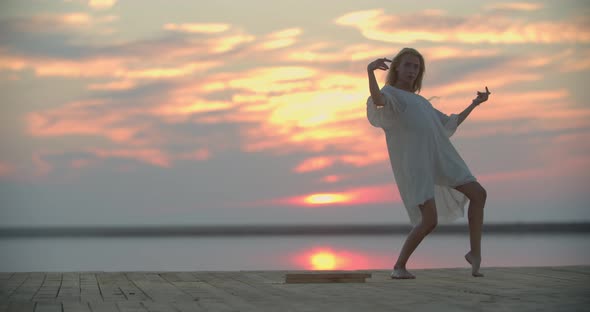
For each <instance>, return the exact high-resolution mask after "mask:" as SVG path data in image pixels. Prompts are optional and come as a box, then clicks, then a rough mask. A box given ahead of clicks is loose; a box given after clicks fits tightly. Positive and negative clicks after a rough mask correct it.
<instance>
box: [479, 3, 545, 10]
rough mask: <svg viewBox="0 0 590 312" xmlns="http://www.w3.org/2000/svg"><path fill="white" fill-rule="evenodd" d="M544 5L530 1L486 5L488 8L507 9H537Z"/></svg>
mask: <svg viewBox="0 0 590 312" xmlns="http://www.w3.org/2000/svg"><path fill="white" fill-rule="evenodd" d="M544 7H545V6H544V5H543V4H542V3H531V2H505V3H492V4H489V5H486V9H488V10H509V11H524V12H531V11H538V10H540V9H542V8H544Z"/></svg>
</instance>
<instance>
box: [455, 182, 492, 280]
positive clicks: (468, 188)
mask: <svg viewBox="0 0 590 312" xmlns="http://www.w3.org/2000/svg"><path fill="white" fill-rule="evenodd" d="M455 189H456V190H458V191H459V192H461V193H463V194H465V196H467V198H469V210H468V212H467V218H468V220H469V242H470V245H471V250H470V251H469V252H468V253H467V254H466V255H465V260H467V262H469V264H470V265H471V274H472V275H473V276H475V277H481V276H483V274H481V273H480V272H479V267H480V265H481V233H482V228H483V208H484V206H485V204H486V198H487V192H486V190H485V189H484V188H483V187H482V186H481V184H479V183H478V182H470V183H467V184H464V185H461V186H457V187H456V188H455Z"/></svg>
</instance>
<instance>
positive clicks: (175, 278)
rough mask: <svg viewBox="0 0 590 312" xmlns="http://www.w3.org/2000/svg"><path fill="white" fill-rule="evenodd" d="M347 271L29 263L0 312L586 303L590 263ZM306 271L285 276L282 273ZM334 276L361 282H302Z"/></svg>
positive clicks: (569, 307) (527, 307) (12, 276)
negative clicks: (113, 268) (74, 267)
mask: <svg viewBox="0 0 590 312" xmlns="http://www.w3.org/2000/svg"><path fill="white" fill-rule="evenodd" d="M483 271H484V273H485V274H486V277H484V278H473V277H471V275H470V274H469V273H470V272H469V269H467V268H454V269H429V270H412V272H413V273H414V274H416V276H417V278H416V279H415V280H392V279H391V278H390V277H389V273H390V272H389V271H386V270H371V271H363V272H360V271H354V272H342V271H339V272H336V271H334V272H309V271H308V272H305V271H304V272H302V271H247V272H243V271H236V272H64V273H60V272H30V273H10V272H7V273H2V274H0V312H5V311H24V312H28V311H31V312H38V311H50V312H51V311H64V312H107V311H108V312H127V311H131V312H137V311H142V312H148V311H153V312H168V311H175V312H189V311H190V312H194V311H196V312H199V311H222V312H223V311H227V312H229V311H584V310H585V309H587V307H588V306H590V296H588V294H589V293H590V287H589V286H588V285H590V266H561V267H524V268H508V267H502V268H485V269H483ZM287 276H293V277H298V278H303V279H307V281H308V282H306V283H293V284H291V283H286V277H287ZM334 276H340V277H342V278H351V277H352V276H356V277H358V278H360V277H362V278H364V279H365V280H364V281H365V282H364V283H310V282H309V280H310V279H311V280H314V279H315V280H319V279H330V278H332V277H334Z"/></svg>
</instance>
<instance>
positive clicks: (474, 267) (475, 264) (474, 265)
mask: <svg viewBox="0 0 590 312" xmlns="http://www.w3.org/2000/svg"><path fill="white" fill-rule="evenodd" d="M465 260H467V262H469V264H471V275H473V276H474V277H483V274H481V273H479V266H480V265H481V257H475V256H473V255H472V254H471V251H470V252H468V253H467V254H465Z"/></svg>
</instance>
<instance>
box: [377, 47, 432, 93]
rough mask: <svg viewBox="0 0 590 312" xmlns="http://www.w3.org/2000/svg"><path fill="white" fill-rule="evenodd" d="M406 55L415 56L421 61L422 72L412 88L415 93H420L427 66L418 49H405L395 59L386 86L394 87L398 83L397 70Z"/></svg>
mask: <svg viewBox="0 0 590 312" xmlns="http://www.w3.org/2000/svg"><path fill="white" fill-rule="evenodd" d="M406 54H411V55H415V56H417V57H418V58H419V59H420V71H419V72H418V76H417V77H416V80H415V81H414V85H413V86H412V91H413V92H417V93H420V89H421V88H422V78H423V77H424V71H425V70H426V66H425V65H424V57H423V56H422V54H420V52H418V51H417V50H416V49H412V48H403V49H402V50H401V51H399V53H398V54H397V55H396V56H395V57H394V58H393V60H392V62H391V66H390V68H389V72H388V73H387V80H386V84H388V85H390V86H393V85H394V84H395V83H396V82H397V71H396V70H395V69H396V68H397V67H398V66H399V65H400V63H401V60H402V57H403V56H404V55H406Z"/></svg>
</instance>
